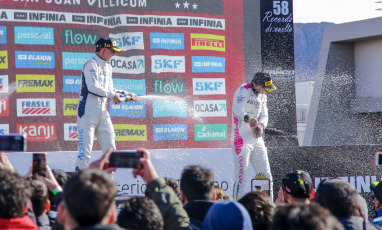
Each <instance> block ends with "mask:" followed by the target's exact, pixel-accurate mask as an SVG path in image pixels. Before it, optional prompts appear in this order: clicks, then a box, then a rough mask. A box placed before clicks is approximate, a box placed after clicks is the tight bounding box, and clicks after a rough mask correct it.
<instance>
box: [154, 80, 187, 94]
mask: <svg viewBox="0 0 382 230" xmlns="http://www.w3.org/2000/svg"><path fill="white" fill-rule="evenodd" d="M151 85H152V88H153V90H152V91H153V92H154V94H170V95H171V94H186V93H187V87H186V79H185V78H161V79H157V78H153V79H152V84H151Z"/></svg>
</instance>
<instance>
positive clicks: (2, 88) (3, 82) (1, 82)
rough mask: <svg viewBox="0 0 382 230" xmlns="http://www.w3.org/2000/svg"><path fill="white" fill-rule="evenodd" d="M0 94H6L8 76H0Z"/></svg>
mask: <svg viewBox="0 0 382 230" xmlns="http://www.w3.org/2000/svg"><path fill="white" fill-rule="evenodd" d="M0 93H8V75H0Z"/></svg>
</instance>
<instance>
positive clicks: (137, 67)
mask: <svg viewBox="0 0 382 230" xmlns="http://www.w3.org/2000/svg"><path fill="white" fill-rule="evenodd" d="M110 65H111V66H112V67H113V72H115V73H127V74H140V73H144V72H145V57H144V56H143V55H142V56H132V57H121V56H113V57H112V58H111V60H110Z"/></svg>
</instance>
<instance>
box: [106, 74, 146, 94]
mask: <svg viewBox="0 0 382 230" xmlns="http://www.w3.org/2000/svg"><path fill="white" fill-rule="evenodd" d="M113 85H114V88H116V89H120V90H125V91H127V92H131V93H135V94H136V95H146V81H145V79H121V78H113Z"/></svg>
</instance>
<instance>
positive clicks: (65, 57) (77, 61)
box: [62, 52, 94, 70]
mask: <svg viewBox="0 0 382 230" xmlns="http://www.w3.org/2000/svg"><path fill="white" fill-rule="evenodd" d="M93 56H94V53H79V52H76V53H75V52H62V69H70V70H82V67H83V65H84V64H85V62H86V60H88V59H89V58H91V57H93Z"/></svg>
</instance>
